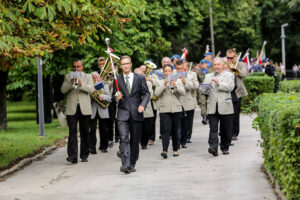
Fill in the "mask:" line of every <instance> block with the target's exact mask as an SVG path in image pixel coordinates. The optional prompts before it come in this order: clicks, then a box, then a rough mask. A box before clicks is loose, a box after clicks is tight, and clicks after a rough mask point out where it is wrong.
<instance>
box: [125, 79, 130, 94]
mask: <svg viewBox="0 0 300 200" xmlns="http://www.w3.org/2000/svg"><path fill="white" fill-rule="evenodd" d="M126 87H127V90H128V93H129V94H130V91H131V88H130V83H129V76H126Z"/></svg>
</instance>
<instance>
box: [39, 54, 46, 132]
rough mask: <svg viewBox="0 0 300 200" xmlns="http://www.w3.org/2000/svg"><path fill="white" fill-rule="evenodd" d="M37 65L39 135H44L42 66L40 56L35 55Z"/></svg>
mask: <svg viewBox="0 0 300 200" xmlns="http://www.w3.org/2000/svg"><path fill="white" fill-rule="evenodd" d="M37 65H38V105H39V106H38V109H39V110H38V113H39V125H40V136H44V135H45V125H44V92H43V68H42V58H41V57H40V56H39V57H37Z"/></svg>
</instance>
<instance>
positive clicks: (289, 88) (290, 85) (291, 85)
mask: <svg viewBox="0 0 300 200" xmlns="http://www.w3.org/2000/svg"><path fill="white" fill-rule="evenodd" d="M279 91H281V92H300V80H290V81H287V80H285V81H281V82H280V84H279Z"/></svg>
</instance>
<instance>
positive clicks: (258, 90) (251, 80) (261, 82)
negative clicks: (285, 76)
mask: <svg viewBox="0 0 300 200" xmlns="http://www.w3.org/2000/svg"><path fill="white" fill-rule="evenodd" d="M243 81H244V84H245V86H246V89H247V91H248V96H246V97H243V98H242V112H245V113H249V112H251V111H253V110H254V106H253V105H254V104H253V102H254V99H255V98H256V97H257V96H258V95H260V94H262V93H272V92H273V89H274V84H275V80H274V78H273V77H269V76H248V77H246V78H244V79H243Z"/></svg>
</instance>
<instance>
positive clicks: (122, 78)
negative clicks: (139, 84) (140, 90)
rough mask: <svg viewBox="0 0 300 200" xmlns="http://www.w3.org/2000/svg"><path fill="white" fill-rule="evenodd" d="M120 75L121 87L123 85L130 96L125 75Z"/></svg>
mask: <svg viewBox="0 0 300 200" xmlns="http://www.w3.org/2000/svg"><path fill="white" fill-rule="evenodd" d="M119 77H120V78H119V81H120V84H119V87H123V90H124V91H125V93H126V95H128V96H129V92H128V90H127V87H126V83H125V78H124V75H123V74H121V75H120V76H119Z"/></svg>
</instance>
